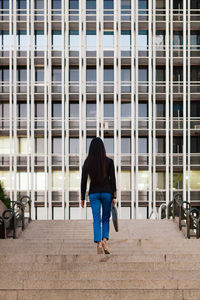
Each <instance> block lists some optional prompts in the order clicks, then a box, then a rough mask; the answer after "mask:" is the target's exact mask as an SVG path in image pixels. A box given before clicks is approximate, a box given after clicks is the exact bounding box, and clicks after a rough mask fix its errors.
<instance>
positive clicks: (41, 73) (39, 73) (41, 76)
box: [35, 68, 44, 81]
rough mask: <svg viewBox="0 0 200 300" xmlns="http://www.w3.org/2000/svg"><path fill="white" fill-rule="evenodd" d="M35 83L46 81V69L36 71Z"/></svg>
mask: <svg viewBox="0 0 200 300" xmlns="http://www.w3.org/2000/svg"><path fill="white" fill-rule="evenodd" d="M35 81H44V69H43V68H36V69H35Z"/></svg>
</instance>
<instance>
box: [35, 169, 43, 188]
mask: <svg viewBox="0 0 200 300" xmlns="http://www.w3.org/2000/svg"><path fill="white" fill-rule="evenodd" d="M34 175H35V176H34V179H35V180H34V183H35V184H34V189H35V190H36V191H44V190H45V173H44V172H37V173H34Z"/></svg>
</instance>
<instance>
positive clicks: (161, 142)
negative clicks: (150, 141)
mask: <svg viewBox="0 0 200 300" xmlns="http://www.w3.org/2000/svg"><path fill="white" fill-rule="evenodd" d="M156 153H165V138H162V137H161V138H156Z"/></svg>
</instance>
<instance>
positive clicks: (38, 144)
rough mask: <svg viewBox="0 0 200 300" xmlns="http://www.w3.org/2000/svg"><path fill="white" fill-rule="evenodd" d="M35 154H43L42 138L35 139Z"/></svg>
mask: <svg viewBox="0 0 200 300" xmlns="http://www.w3.org/2000/svg"><path fill="white" fill-rule="evenodd" d="M35 153H36V154H44V138H35Z"/></svg>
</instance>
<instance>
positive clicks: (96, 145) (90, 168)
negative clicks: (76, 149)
mask: <svg viewBox="0 0 200 300" xmlns="http://www.w3.org/2000/svg"><path fill="white" fill-rule="evenodd" d="M86 168H87V172H88V174H89V175H90V179H91V182H93V184H96V185H98V184H102V183H103V181H104V180H105V178H106V150H105V147H104V143H103V141H102V139H101V138H100V137H95V138H93V139H92V141H91V143H90V147H89V153H88V156H87V158H86Z"/></svg>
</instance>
